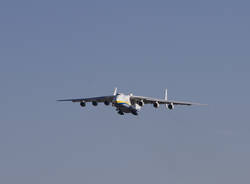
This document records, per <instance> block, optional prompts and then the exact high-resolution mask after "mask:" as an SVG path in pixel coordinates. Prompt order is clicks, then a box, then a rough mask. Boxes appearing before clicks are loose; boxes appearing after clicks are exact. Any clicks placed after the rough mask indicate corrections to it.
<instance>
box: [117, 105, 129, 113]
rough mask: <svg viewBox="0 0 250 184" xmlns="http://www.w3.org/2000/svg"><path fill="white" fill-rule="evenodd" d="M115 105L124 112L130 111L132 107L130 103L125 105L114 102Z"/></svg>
mask: <svg viewBox="0 0 250 184" xmlns="http://www.w3.org/2000/svg"><path fill="white" fill-rule="evenodd" d="M116 107H117V108H118V109H119V110H120V111H122V112H125V113H130V112H131V110H132V107H131V106H130V105H127V104H116Z"/></svg>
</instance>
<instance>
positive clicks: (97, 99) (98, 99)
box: [57, 95, 115, 102]
mask: <svg viewBox="0 0 250 184" xmlns="http://www.w3.org/2000/svg"><path fill="white" fill-rule="evenodd" d="M114 97H115V96H114V95H112V96H99V97H91V98H75V99H63V100H57V101H59V102H66V101H70V102H94V101H95V102H105V101H107V102H112V101H113V99H114Z"/></svg>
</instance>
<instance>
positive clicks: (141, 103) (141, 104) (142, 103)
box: [137, 100, 145, 107]
mask: <svg viewBox="0 0 250 184" xmlns="http://www.w3.org/2000/svg"><path fill="white" fill-rule="evenodd" d="M137 104H138V105H139V106H141V107H142V106H143V105H144V104H145V103H144V102H143V100H141V101H139V102H137Z"/></svg>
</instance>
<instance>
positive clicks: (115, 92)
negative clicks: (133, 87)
mask: <svg viewBox="0 0 250 184" xmlns="http://www.w3.org/2000/svg"><path fill="white" fill-rule="evenodd" d="M116 94H117V88H115V90H114V96H115V95H116Z"/></svg>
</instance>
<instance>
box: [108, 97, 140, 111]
mask: <svg viewBox="0 0 250 184" xmlns="http://www.w3.org/2000/svg"><path fill="white" fill-rule="evenodd" d="M131 95H132V94H131ZM131 95H124V94H122V93H121V94H117V95H116V98H115V100H114V102H113V105H114V106H115V107H116V108H117V111H119V112H123V113H133V114H137V111H138V110H140V108H141V107H140V106H139V105H138V104H132V103H131V101H130V97H131Z"/></svg>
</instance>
